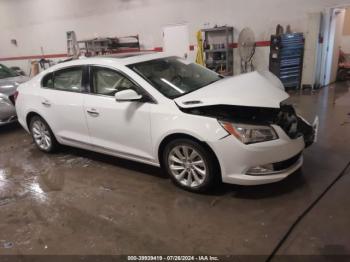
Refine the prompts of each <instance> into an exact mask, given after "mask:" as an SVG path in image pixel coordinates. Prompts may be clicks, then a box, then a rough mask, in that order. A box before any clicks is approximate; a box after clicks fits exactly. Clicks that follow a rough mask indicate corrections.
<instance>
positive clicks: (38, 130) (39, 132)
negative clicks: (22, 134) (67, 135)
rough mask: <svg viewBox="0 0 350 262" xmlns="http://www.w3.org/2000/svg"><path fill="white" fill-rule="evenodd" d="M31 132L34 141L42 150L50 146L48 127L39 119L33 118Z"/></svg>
mask: <svg viewBox="0 0 350 262" xmlns="http://www.w3.org/2000/svg"><path fill="white" fill-rule="evenodd" d="M32 134H33V137H34V141H35V143H36V144H37V146H38V147H40V149H42V150H45V151H47V150H49V149H50V147H51V146H52V139H51V134H50V131H49V129H48V127H47V126H46V125H45V124H44V123H43V122H42V121H40V120H35V121H34V123H33V124H32Z"/></svg>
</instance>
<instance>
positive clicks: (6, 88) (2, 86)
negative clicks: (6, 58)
mask: <svg viewBox="0 0 350 262" xmlns="http://www.w3.org/2000/svg"><path fill="white" fill-rule="evenodd" d="M28 80H29V78H28V77H26V76H16V77H8V78H4V79H0V94H5V95H12V94H13V93H14V92H15V91H16V89H17V87H18V85H19V84H22V83H24V82H26V81H28Z"/></svg>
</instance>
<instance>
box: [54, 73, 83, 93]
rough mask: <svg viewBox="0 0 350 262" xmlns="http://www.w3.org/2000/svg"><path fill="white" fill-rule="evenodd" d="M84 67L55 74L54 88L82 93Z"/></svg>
mask: <svg viewBox="0 0 350 262" xmlns="http://www.w3.org/2000/svg"><path fill="white" fill-rule="evenodd" d="M82 79H83V67H71V68H67V69H62V70H59V71H56V72H55V73H54V81H53V88H54V89H57V90H62V91H71V92H81V91H82Z"/></svg>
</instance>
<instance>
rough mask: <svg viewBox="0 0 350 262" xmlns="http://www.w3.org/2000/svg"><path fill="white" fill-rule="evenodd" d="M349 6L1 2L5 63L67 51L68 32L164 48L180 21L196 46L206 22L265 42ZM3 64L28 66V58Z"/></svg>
mask: <svg viewBox="0 0 350 262" xmlns="http://www.w3.org/2000/svg"><path fill="white" fill-rule="evenodd" d="M345 3H349V0H308V1H304V0H294V1H290V0H264V1H261V0H250V1H247V0H235V1H232V0H221V1H213V0H177V1H171V0H99V1H96V0H74V1H70V0H30V1H29V0H0V32H1V34H0V59H1V58H3V57H18V56H29V55H38V54H41V52H42V51H41V50H43V51H44V53H45V54H57V53H65V52H66V34H65V33H66V31H69V30H74V31H75V32H76V33H77V36H78V38H79V39H82V38H89V37H94V36H112V35H116V36H122V35H130V34H139V35H140V40H141V43H142V45H143V47H144V48H145V49H150V48H154V47H158V46H162V34H161V32H162V27H163V26H165V25H169V24H174V23H181V22H187V23H188V24H189V28H190V33H191V36H190V41H191V43H192V44H195V32H196V31H197V30H199V29H200V28H203V26H204V24H209V25H210V26H214V25H216V24H218V25H225V24H227V25H232V26H234V27H235V29H236V31H235V39H236V40H237V36H238V33H239V31H240V30H241V29H242V28H244V27H246V26H249V27H251V28H252V29H253V30H254V32H255V33H256V39H257V40H259V41H263V40H269V36H270V34H272V33H273V32H274V31H275V27H276V24H278V23H280V24H282V25H287V24H291V25H292V28H293V29H294V30H296V31H304V30H305V26H306V18H307V13H308V12H316V11H322V10H323V9H324V8H327V7H332V6H334V5H337V4H345ZM11 39H16V40H17V42H18V45H17V46H15V45H13V44H11V42H10V40H11ZM268 54H269V49H268V47H259V48H258V50H257V52H256V56H255V60H256V65H257V67H258V69H267V67H268ZM192 57H193V54H192ZM235 57H236V64H237V63H238V61H239V60H238V56H237V55H236V56H235ZM2 63H5V64H8V65H21V66H22V67H23V68H24V69H26V70H27V68H28V61H26V60H24V61H23V60H22V61H21V60H14V61H5V62H2ZM237 69H238V66H236V72H237Z"/></svg>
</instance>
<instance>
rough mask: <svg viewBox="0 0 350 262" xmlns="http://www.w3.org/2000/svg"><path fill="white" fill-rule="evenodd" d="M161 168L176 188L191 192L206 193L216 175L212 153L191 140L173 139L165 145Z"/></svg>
mask: <svg viewBox="0 0 350 262" xmlns="http://www.w3.org/2000/svg"><path fill="white" fill-rule="evenodd" d="M163 167H164V168H165V169H166V171H167V173H168V174H169V176H170V178H171V179H172V181H173V182H174V183H175V184H176V185H177V186H179V187H181V188H183V189H186V190H188V191H192V192H205V191H208V190H209V189H210V188H211V187H212V186H213V185H214V184H215V182H216V178H217V174H218V168H217V164H216V159H215V157H214V156H213V155H212V153H211V152H210V151H209V150H208V149H207V148H205V147H204V146H203V145H201V144H200V143H198V142H196V141H193V140H191V139H175V140H173V141H171V142H170V143H169V144H167V145H166V146H165V149H164V152H163Z"/></svg>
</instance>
